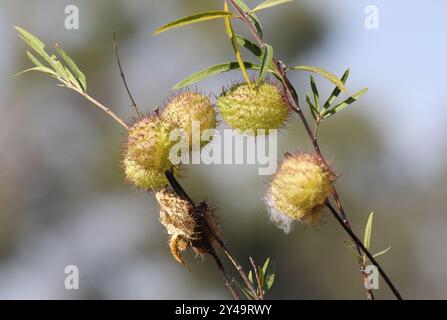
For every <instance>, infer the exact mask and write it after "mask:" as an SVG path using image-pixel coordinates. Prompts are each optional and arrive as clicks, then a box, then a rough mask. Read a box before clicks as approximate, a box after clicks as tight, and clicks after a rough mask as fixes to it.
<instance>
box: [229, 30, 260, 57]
mask: <svg viewBox="0 0 447 320" xmlns="http://www.w3.org/2000/svg"><path fill="white" fill-rule="evenodd" d="M235 37H236V41H237V43H238V44H239V45H240V46H241V47H244V48H245V49H247V50H248V51H250V52H251V53H253V54H254V55H255V56H256V57H257V58H260V57H261V56H262V50H261V48H259V46H258V45H256V44H255V43H254V42H252V41H250V40H248V39H246V38H244V37H242V36H240V35H238V34H236V35H235Z"/></svg>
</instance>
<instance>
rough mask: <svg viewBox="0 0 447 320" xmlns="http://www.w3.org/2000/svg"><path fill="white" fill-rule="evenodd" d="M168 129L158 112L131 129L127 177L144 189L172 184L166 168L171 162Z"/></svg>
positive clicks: (125, 170)
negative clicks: (167, 177)
mask: <svg viewBox="0 0 447 320" xmlns="http://www.w3.org/2000/svg"><path fill="white" fill-rule="evenodd" d="M170 147H171V143H170V142H169V135H168V131H167V130H166V128H165V126H164V125H163V123H162V121H161V119H160V118H159V117H158V116H157V115H153V116H148V117H145V118H143V119H142V120H139V121H137V122H136V123H135V124H134V125H133V126H132V127H131V128H130V129H129V133H128V138H127V144H126V146H125V152H124V160H123V167H124V173H125V176H126V179H127V180H128V181H129V182H131V183H133V184H134V185H135V186H137V187H138V188H140V189H145V190H155V189H159V188H161V187H164V186H166V185H167V184H168V180H167V179H166V177H165V171H167V170H170V169H171V168H172V167H173V166H172V164H171V162H170V161H169V159H168V157H169V151H170Z"/></svg>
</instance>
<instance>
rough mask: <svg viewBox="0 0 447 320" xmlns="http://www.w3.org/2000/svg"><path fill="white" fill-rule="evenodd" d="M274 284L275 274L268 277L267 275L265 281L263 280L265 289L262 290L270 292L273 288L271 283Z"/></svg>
mask: <svg viewBox="0 0 447 320" xmlns="http://www.w3.org/2000/svg"><path fill="white" fill-rule="evenodd" d="M274 282H275V274H274V273H271V274H269V275H267V277H266V280H265V287H264V290H265V291H267V290H270V289H271V288H272V286H273V283H274Z"/></svg>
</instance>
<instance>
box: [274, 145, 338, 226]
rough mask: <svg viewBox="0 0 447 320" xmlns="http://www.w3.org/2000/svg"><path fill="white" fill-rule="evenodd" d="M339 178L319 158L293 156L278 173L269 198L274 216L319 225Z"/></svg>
mask: <svg viewBox="0 0 447 320" xmlns="http://www.w3.org/2000/svg"><path fill="white" fill-rule="evenodd" d="M335 178H336V176H335V173H334V172H333V171H332V169H331V168H330V167H328V166H327V165H325V164H324V163H323V161H322V160H321V158H320V157H319V156H318V155H316V154H306V153H301V154H297V155H289V156H287V157H286V159H285V160H284V162H283V163H282V164H281V166H280V168H279V170H278V172H277V173H276V175H275V177H274V179H273V181H272V182H271V184H270V188H269V191H268V195H267V203H268V205H269V206H270V208H271V211H272V215H273V216H274V217H276V219H277V218H278V214H282V215H285V216H286V217H287V218H289V219H292V220H300V221H303V222H306V223H311V224H313V223H316V222H318V221H319V218H320V216H321V209H322V207H323V205H324V202H325V201H326V199H327V198H328V197H329V196H330V194H331V193H332V191H333V182H334V180H335Z"/></svg>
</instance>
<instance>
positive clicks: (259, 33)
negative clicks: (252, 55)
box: [248, 13, 264, 39]
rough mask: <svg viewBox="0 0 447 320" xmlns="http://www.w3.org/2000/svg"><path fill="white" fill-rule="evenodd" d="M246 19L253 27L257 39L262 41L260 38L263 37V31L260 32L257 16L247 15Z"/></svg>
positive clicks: (260, 25) (260, 26)
mask: <svg viewBox="0 0 447 320" xmlns="http://www.w3.org/2000/svg"><path fill="white" fill-rule="evenodd" d="M248 18H249V20H250V22H251V24H252V25H253V27H255V29H256V32H257V33H258V35H259V37H260V38H261V39H262V37H263V36H264V31H262V24H261V20H259V18H258V16H257V15H255V14H254V13H251V14H249V15H248Z"/></svg>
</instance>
